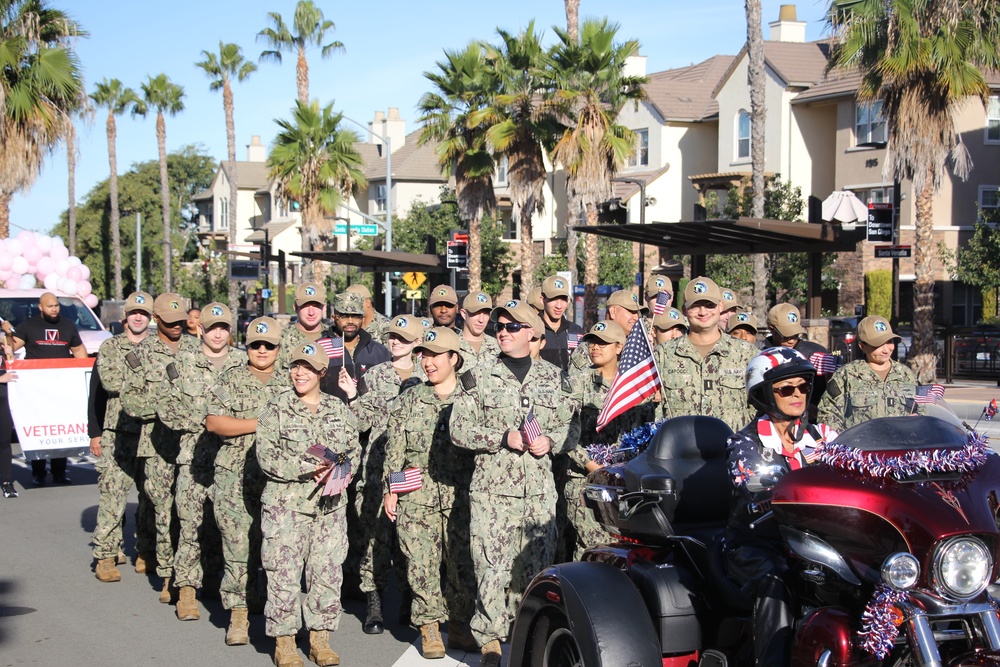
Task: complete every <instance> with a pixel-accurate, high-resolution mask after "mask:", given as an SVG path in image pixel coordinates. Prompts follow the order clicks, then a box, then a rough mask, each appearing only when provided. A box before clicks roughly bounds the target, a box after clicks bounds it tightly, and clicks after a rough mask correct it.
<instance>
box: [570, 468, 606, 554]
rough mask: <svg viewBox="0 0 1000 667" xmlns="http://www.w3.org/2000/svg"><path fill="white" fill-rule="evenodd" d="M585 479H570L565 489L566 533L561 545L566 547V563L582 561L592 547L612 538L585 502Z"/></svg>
mask: <svg viewBox="0 0 1000 667" xmlns="http://www.w3.org/2000/svg"><path fill="white" fill-rule="evenodd" d="M586 483H587V479H586V478H585V477H569V478H568V479H567V480H566V486H565V487H563V495H564V497H565V502H566V523H565V526H564V527H563V530H564V531H565V532H564V533H563V534H562V535H560V537H559V544H560V545H562V546H565V548H566V553H565V556H564V562H570V561H575V560H580V557H581V556H583V552H584V550H586V549H589V548H590V547H593V546H597V545H599V544H604V543H606V542H607V541H608V539H609V538H610V534H609V533H608V531H607V530H606V529H605V528H604V526H602V525H601V524H600V523H598V522H597V519H595V518H594V511H593V510H591V509H588V508H587V506H586V505H585V504H584V502H583V487H584V485H585V484H586Z"/></svg>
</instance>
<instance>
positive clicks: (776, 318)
mask: <svg viewBox="0 0 1000 667" xmlns="http://www.w3.org/2000/svg"><path fill="white" fill-rule="evenodd" d="M767 326H768V327H770V329H771V331H777V332H778V335H779V336H781V337H782V338H790V337H792V336H801V335H803V334H805V332H806V330H805V329H804V328H803V327H802V325H801V324H799V309H798V308H796V307H795V306H793V305H792V304H790V303H779V304H778V305H776V306H773V307H772V308H771V310H769V311H767Z"/></svg>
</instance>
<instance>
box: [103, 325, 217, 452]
mask: <svg viewBox="0 0 1000 667" xmlns="http://www.w3.org/2000/svg"><path fill="white" fill-rule="evenodd" d="M200 347H201V340H199V339H198V338H197V337H195V336H181V339H180V347H179V348H178V351H177V354H180V353H181V352H183V351H191V352H194V351H197V350H198V349H199V348H200ZM133 359H134V366H133V365H132V364H131V363H129V362H128V360H126V363H127V364H128V366H129V370H130V372H129V373H127V374H126V375H125V380H124V382H123V383H122V388H121V393H120V398H121V402H122V408H123V409H124V410H125V412H127V413H128V414H130V415H132V416H133V417H136V418H137V419H140V420H141V421H142V422H143V426H142V433H141V435H140V436H139V451H138V454H137V456H140V457H144V456H153V455H154V454H159V455H160V456H162V457H163V458H164V459H166V460H167V461H170V462H171V463H173V462H174V461H175V459H176V457H177V450H178V448H179V446H180V435H179V434H178V433H177V432H176V431H174V430H172V429H169V428H167V427H166V426H165V425H164V424H163V423H162V422H160V420H159V419H157V418H156V408H157V406H158V405H160V404H161V403H162V402H163V401H164V399H165V397H166V395H167V392H168V390H169V384H168V381H167V366H168V365H169V364H170V362H171V361H173V360H174V351H173V350H172V349H170V347H169V346H168V345H167V344H166V343H164V342H163V341H161V340H160V339H159V338H158V337H156V336H154V335H150V336H149V337H147V338H146V339H145V340H144V341H142V342H141V343H139V344H138V345H137V346H136V348H135V357H134V358H133Z"/></svg>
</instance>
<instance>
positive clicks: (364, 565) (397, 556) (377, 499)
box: [348, 438, 406, 593]
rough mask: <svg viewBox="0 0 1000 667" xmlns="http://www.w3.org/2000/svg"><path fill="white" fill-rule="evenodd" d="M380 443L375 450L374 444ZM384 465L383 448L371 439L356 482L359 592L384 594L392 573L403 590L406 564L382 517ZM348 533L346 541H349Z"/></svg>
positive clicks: (391, 529)
mask: <svg viewBox="0 0 1000 667" xmlns="http://www.w3.org/2000/svg"><path fill="white" fill-rule="evenodd" d="M379 442H381V443H382V447H377V446H376V443H379ZM384 463H385V446H384V442H382V439H381V438H380V439H379V440H373V441H372V444H370V445H369V447H368V455H367V456H366V457H365V462H364V466H363V468H362V471H363V473H364V477H362V479H360V480H359V481H358V485H357V489H356V491H357V501H358V503H359V504H358V518H359V525H360V526H361V527H362V529H363V531H364V537H363V539H364V542H363V544H364V545H365V550H364V553H363V554H362V556H361V562H360V563H359V566H358V569H359V572H358V574H359V576H360V579H361V582H360V584H361V585H360V588H361V592H362V593H371V592H372V591H380V592H382V593H384V592H385V590H386V588H387V587H388V585H389V571H390V570H394V571H395V573H396V582H397V583H398V584H399V588H400V591H403V592H405V591H406V563H405V560H404V558H403V555H402V554H401V553H400V551H399V544H398V541H397V539H396V528H395V526H393V525H392V521H390V520H389V517H387V516H386V515H385V508H384V507H383V505H382V501H383V498H384V496H385V493H384V491H383V488H382V486H383V484H382V471H383V466H384ZM351 537H352V536H351V533H348V540H350V539H351Z"/></svg>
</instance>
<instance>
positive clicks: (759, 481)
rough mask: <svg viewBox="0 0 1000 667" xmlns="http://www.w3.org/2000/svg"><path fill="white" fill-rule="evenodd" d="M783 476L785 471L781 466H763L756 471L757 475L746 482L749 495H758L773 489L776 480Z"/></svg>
mask: <svg viewBox="0 0 1000 667" xmlns="http://www.w3.org/2000/svg"><path fill="white" fill-rule="evenodd" d="M784 474H785V469H784V468H782V467H781V466H765V467H763V468H759V469H758V470H757V474H755V475H753V476H752V477H751V478H750V479H748V480H747V490H748V491H749V492H750V493H760V492H761V491H767V490H768V489H773V488H774V487H775V485H777V483H778V480H779V479H781V476H782V475H784Z"/></svg>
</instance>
